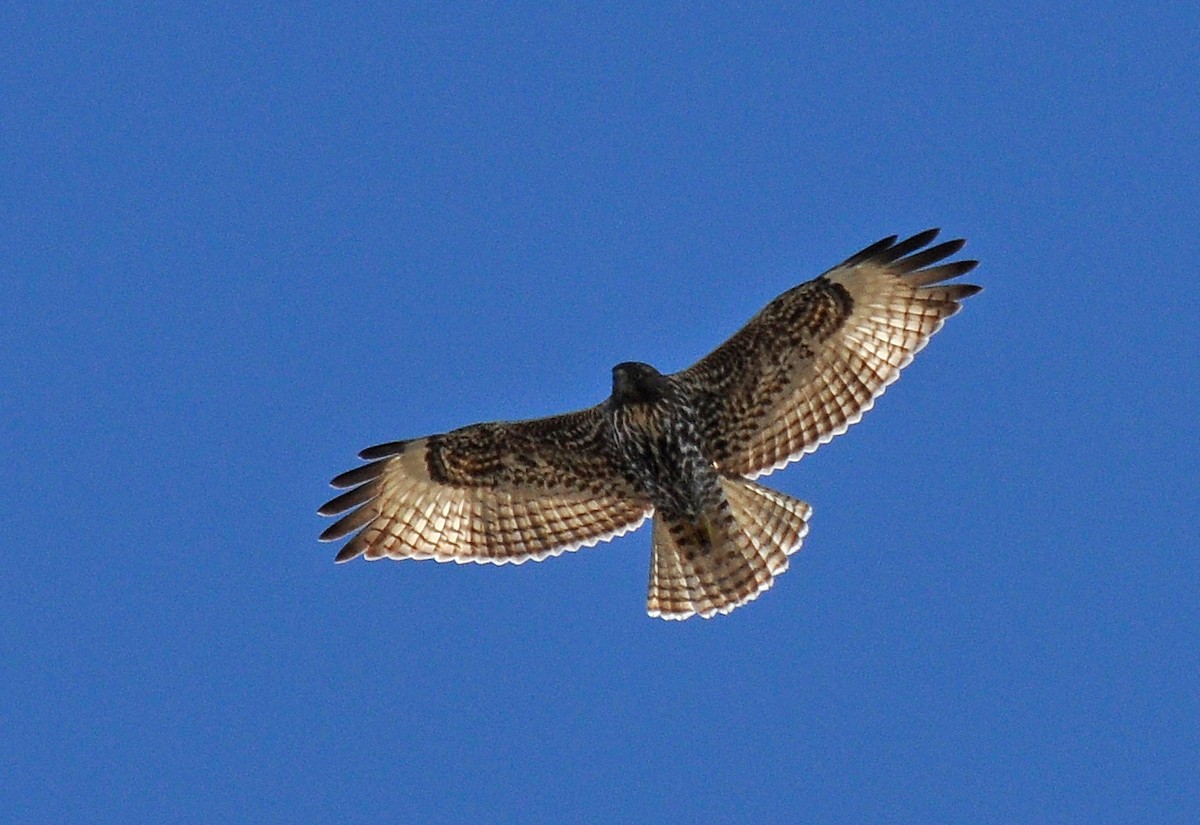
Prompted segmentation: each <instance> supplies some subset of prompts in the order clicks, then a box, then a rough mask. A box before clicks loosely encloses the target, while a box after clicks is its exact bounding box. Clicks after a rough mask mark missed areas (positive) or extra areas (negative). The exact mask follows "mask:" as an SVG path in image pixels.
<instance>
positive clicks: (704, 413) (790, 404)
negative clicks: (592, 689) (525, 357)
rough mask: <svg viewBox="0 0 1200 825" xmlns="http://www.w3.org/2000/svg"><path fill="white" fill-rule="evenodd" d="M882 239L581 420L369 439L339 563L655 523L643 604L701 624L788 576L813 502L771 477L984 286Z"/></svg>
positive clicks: (642, 368)
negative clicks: (769, 483) (694, 358)
mask: <svg viewBox="0 0 1200 825" xmlns="http://www.w3.org/2000/svg"><path fill="white" fill-rule="evenodd" d="M937 234H938V230H937V229H930V230H927V231H925V232H921V233H920V234H917V235H914V236H912V237H911V238H908V239H907V240H903V241H899V242H897V238H896V236H894V235H893V236H891V237H888V238H884V239H883V240H881V241H879V242H878V243H874V244H871V245H870V246H868V247H867V248H866V249H863V250H862V251H861V252H858V253H856V254H854V255H851V256H850V257H849V258H847V259H846V260H845V261H843V262H842V263H840V264H838V265H837V266H835V267H834V268H833V269H830V270H829V271H827V272H826V273H824V274H823V275H821V276H820V277H818V278H815V279H813V280H811V281H808V282H807V283H803V284H800V285H799V286H796V287H794V288H792V289H790V290H788V291H787V292H785V293H783V294H782V295H780V296H779V297H778V298H776V299H775V300H773V301H771V302H770V303H769V304H767V306H766V307H764V308H763V310H762V311H761V312H759V313H758V314H757V315H756V316H754V318H752V319H751V320H750V322H749V323H747V324H746V326H744V327H743V328H742V329H741V330H740V331H738V332H737V333H736V334H734V335H733V337H732V338H730V339H729V340H728V341H726V342H725V343H724V344H722V345H721V346H719V347H718V348H717V349H716V350H714V351H713V352H711V353H710V354H708V355H707V356H705V357H704V358H702V359H701V360H700V361H698V362H696V363H695V364H693V365H692V366H690V367H688V368H687V369H685V370H683V371H681V372H677V373H673V374H670V375H664V374H662V373H660V372H659V371H658V370H656V369H655V368H654V367H652V366H650V365H649V364H643V363H635V362H626V363H622V364H617V365H616V366H615V367H613V372H612V395H610V396H609V398H608V399H607V400H605V401H604V402H602V403H600V404H598V405H596V406H594V407H589V408H587V409H584V410H579V411H576V412H571V413H566V414H565V415H557V416H552V417H549V418H539V419H532V420H528V421H501V422H492V423H486V424H473V425H471V426H469V427H463V428H461V429H457V430H453V431H452V432H447V433H441V434H438V435H430V436H426V437H424V438H415V439H411V440H408V441H393V442H389V443H387V444H380V445H378V446H375V447H368V448H367V449H365V450H363V451H362V452H361V453H359V457H360V458H362V459H364V460H366V461H368V462H369V463H367V464H363V465H361V466H358V467H356V468H354V469H352V470H349V471H348V472H345V473H342V474H341V475H339V476H337V477H336V478H334V479H333V481H332V482H331V484H332V486H333V487H335V488H350V489H349V490H348V491H347V492H344V493H342V494H341V495H339V496H337V497H336V498H334V499H332V500H331V501H329V502H328V503H326V504H325V505H324V506H322V507H321V508H320V509H319V510H318V512H319V513H320V514H321V515H323V516H336V515H339V514H341V518H340V519H339V520H338V521H336V522H334V523H333V524H332V525H331V526H330V527H329V528H328V529H326V530H325V532H323V533H322V534H321V537H320V538H321V540H322V541H337V540H340V539H344V538H346V537H347V536H352V537H351V538H350V539H349V541H348V542H347V543H346V544H345V546H344V547H342V549H341V551H340V552H339V553H338V554H337V559H336V560H337V561H339V562H344V561H349V560H351V559H353V558H355V557H357V556H360V555H361V556H365V557H366V558H367V559H381V558H393V559H406V558H413V559H436V560H437V561H455V562H459V563H465V562H480V563H491V564H506V563H509V562H511V563H515V564H520V563H521V562H524V561H527V560H529V559H534V560H536V561H541V560H542V559H545V558H547V557H549V556H555V555H558V554H560V553H563V552H565V551H568V550H577V549H579V548H580V547H591V546H593V545H595V544H597V543H598V542H601V541H607V540H609V539H611V538H613V537H615V536H620V535H622V534H624V533H626V532H628V531H630V530H633V529H635V528H637V527H639V526H640V525H641V524H642V522H643V521H645V520H646V519H647V518H650V517H651V516H653V528H652V534H651V545H652V550H651V562H650V592H649V597H648V599H647V610H648V612H649V614H650V615H651V616H661V617H662V618H664V619H686V618H688V617H689V616H694V615H700V616H703V617H705V618H708V617H711V616H714V615H716V614H719V613H729V612H730V611H732V610H733V609H735V608H737V607H740V606H741V605H743V604H746V603H747V602H749V601H751V600H753V599H755V598H757V596H758V595H759V594H760V593H762V592H763V591H765V590H767V589H768V588H769V587H771V585H772V584H773V583H774V581H775V577H777V576H778V575H780V574H781V573H783V572H784V571H785V570H787V567H788V557H789V556H790V555H792V554H793V553H795V552H796V551H797V550H798V549H799V548H800V544H801V542H802V541H803V540H804V537H805V535H806V534H807V533H808V521H809V517H810V516H811V514H812V508H811V507H810V506H809V505H808V504H806V503H805V502H803V501H800V500H798V499H795V498H792V497H790V496H787V495H784V494H783V493H780V492H777V491H775V490H772V489H769V488H767V487H764V486H762V485H760V484H757V483H755V481H754V479H756V478H758V477H759V476H762V475H766V474H768V473H770V472H772V471H774V470H778V469H779V468H781V467H783V466H784V465H786V464H787V463H789V462H791V461H795V460H796V459H798V458H800V457H801V456H802V455H804V454H805V453H809V452H812V451H813V450H815V449H816V448H817V447H819V446H821V445H822V444H825V443H826V442H828V441H829V440H830V439H832V438H833V437H834V436H836V435H840V434H841V433H843V432H845V431H846V428H847V427H849V426H850V425H851V424H854V423H856V422H857V421H858V420H859V419H860V418H862V415H863V413H865V412H866V411H867V410H869V409H870V408H871V406H872V405H873V404H874V403H875V399H876V398H878V397H879V396H880V395H881V394H882V393H883V391H884V390H885V389H886V388H887V386H888V385H889V384H891V383H892V382H893V381H895V380H896V378H897V377H899V375H900V370H902V369H903V368H904V367H905V366H907V365H908V363H909V362H910V361H911V360H912V358H913V355H914V354H916V352H917V351H918V350H920V349H921V348H922V347H923V346H925V344H926V342H928V340H929V338H930V336H932V335H933V334H934V333H935V332H937V331H938V330H939V329H940V328H941V326H942V324H943V322H944V321H945V320H946V319H947V318H948V317H950V316H951V315H953V314H954V313H955V312H957V311H958V310H959V308H960V304H959V302H960V301H962V300H963V299H964V298H967V297H970V296H971V295H974V294H975V293H977V292H979V290H980V287H978V286H975V285H973V284H964V283H947V282H948V281H950V280H951V279H953V278H957V277H959V276H961V275H963V274H965V273H967V272H969V271H971V270H972V269H974V268H975V266H976V264H977V262H976V261H969V260H961V261H950V262H945V259H946V258H948V257H950V256H951V255H954V254H955V253H956V252H958V251H959V250H960V249H961V248H962V247H963V244H964V241H962V240H954V241H947V242H945V243H941V244H938V245H936V246H929V244H930V243H932V241H933V240H934V238H935V237H936V236H937Z"/></svg>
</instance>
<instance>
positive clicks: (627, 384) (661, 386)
mask: <svg viewBox="0 0 1200 825" xmlns="http://www.w3.org/2000/svg"><path fill="white" fill-rule="evenodd" d="M670 386H671V384H670V380H669V379H668V378H667V377H666V376H665V375H663V374H662V373H661V372H659V371H658V370H656V369H655V368H654V367H652V366H650V365H649V364H642V363H640V362H638V361H626V362H624V363H622V364H617V365H616V366H615V367H613V388H612V400H613V401H614V402H616V403H617V404H651V403H654V402H655V401H660V400H662V398H663V396H665V395H666V394H667V393H668V392H669V391H670Z"/></svg>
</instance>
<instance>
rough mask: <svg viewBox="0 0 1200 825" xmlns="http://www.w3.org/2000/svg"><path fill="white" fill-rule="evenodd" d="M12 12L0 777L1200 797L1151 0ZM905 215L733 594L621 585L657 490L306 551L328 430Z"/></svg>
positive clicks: (1010, 818)
mask: <svg viewBox="0 0 1200 825" xmlns="http://www.w3.org/2000/svg"><path fill="white" fill-rule="evenodd" d="M627 5H628V6H630V7H632V6H633V4H627ZM401 6H403V8H400V7H401ZM0 30H2V31H3V32H4V34H3V42H2V44H0V59H2V61H3V63H2V66H0V83H2V86H0V100H2V112H0V250H2V255H0V270H2V272H3V275H2V283H3V287H4V296H5V300H4V309H3V311H2V316H3V323H0V354H2V355H3V357H2V358H0V384H2V386H3V387H4V391H3V393H2V394H0V435H2V439H3V440H2V442H0V443H2V446H3V455H4V457H5V465H6V467H7V471H8V472H7V480H6V481H5V483H4V484H3V486H2V487H0V518H2V524H3V529H2V533H3V539H2V541H3V546H4V560H5V561H4V566H5V570H4V576H3V581H2V583H0V597H2V600H3V603H2V610H3V614H2V617H3V621H2V623H0V662H2V663H3V664H2V665H0V667H2V671H3V677H2V678H0V757H2V759H0V819H3V820H4V821H12V822H65V821H96V822H100V821H118V820H119V821H134V822H167V821H195V822H201V821H203V822H215V821H247V822H251V821H252V822H370V821H386V820H391V821H407V822H472V821H485V820H492V821H506V822H518V821H520V822H536V821H543V822H615V821H630V822H634V821H639V822H654V821H658V822H669V821H705V822H716V821H735V822H796V821H805V820H808V821H819V822H853V823H861V822H946V823H951V822H1089V823H1094V822H1195V821H1200V802H1198V794H1200V790H1198V788H1200V652H1198V651H1200V646H1198V644H1197V631H1198V629H1200V552H1198V551H1200V538H1198V537H1200V526H1198V522H1200V518H1198V515H1197V513H1198V511H1200V480H1198V479H1197V470H1198V467H1200V447H1198V443H1200V426H1198V414H1197V405H1196V402H1195V399H1194V395H1195V393H1196V384H1197V379H1198V378H1200V334H1198V331H1197V327H1198V322H1200V298H1198V296H1200V286H1198V284H1200V273H1198V272H1197V267H1198V264H1197V253H1196V249H1197V240H1198V238H1197V234H1198V230H1200V185H1198V184H1200V172H1198V169H1200V165H1198V164H1200V148H1198V147H1200V130H1198V128H1197V126H1198V121H1200V114H1198V103H1200V93H1198V92H1197V76H1198V74H1200V59H1198V56H1200V50H1198V47H1197V42H1200V11H1197V9H1196V7H1195V4H1194V3H1182V2H1181V3H1149V4H1142V5H1138V6H1136V7H1134V6H1130V5H1129V4H1127V3H1103V2H1101V3H1061V4H1045V5H1043V6H1041V7H1039V8H1037V9H1036V10H1030V9H1029V8H1026V7H1025V4H1013V3H997V4H979V3H956V4H946V5H944V6H938V5H929V4H918V3H907V2H897V3H888V2H884V3H879V2H873V3H869V4H850V5H847V4H845V3H842V2H838V3H808V4H779V5H778V6H753V5H752V6H742V7H740V8H738V9H737V10H729V9H727V8H726V4H716V3H707V4H692V3H688V4H682V3H681V4H669V5H668V4H657V5H654V6H653V8H648V7H642V8H639V9H638V10H636V11H633V10H614V9H613V8H611V7H608V8H598V7H590V8H585V7H584V6H583V5H582V4H562V5H558V4H554V5H551V4H532V3H529V4H526V3H514V4H504V5H503V6H501V5H500V4H495V5H489V6H476V5H458V4H430V5H428V6H426V5H422V6H421V7H415V6H412V5H410V4H392V3H382V4H369V5H368V4H362V5H358V6H354V7H348V6H347V5H346V4H342V3H339V4H328V5H325V4H293V5H292V6H291V7H289V8H288V9H287V10H252V4H207V3H157V4H129V3H121V2H110V3H104V4H95V5H93V6H87V5H72V4H35V3H12V4H6V5H5V7H4V9H3V11H0ZM935 225H940V226H943V227H944V228H945V231H946V233H947V236H948V237H957V236H964V237H966V238H968V241H969V244H968V246H967V249H966V250H965V253H964V254H968V255H969V256H970V257H976V258H978V259H979V260H980V261H981V262H982V263H981V264H980V266H979V268H978V270H976V272H975V273H973V277H972V278H971V280H974V281H976V282H978V283H981V284H982V285H984V287H985V291H984V292H983V293H982V294H981V295H980V296H979V297H977V298H973V299H972V300H971V301H970V302H969V303H968V305H967V306H966V308H965V309H964V311H963V312H962V313H961V315H959V316H958V317H956V318H954V319H953V320H952V321H951V322H950V323H948V324H947V326H946V328H945V329H944V330H943V331H942V332H941V333H940V334H939V336H938V337H937V338H936V339H934V341H933V342H932V344H931V345H930V347H929V348H928V349H927V350H926V351H925V352H923V353H922V354H921V355H920V356H919V357H918V358H917V360H916V362H915V363H914V364H913V366H912V367H911V368H910V369H909V370H908V371H907V372H906V373H905V375H904V377H903V378H902V379H901V380H900V382H899V383H898V384H896V385H895V386H894V387H892V388H891V390H889V392H888V393H887V395H886V396H885V397H884V398H883V399H882V400H881V401H880V403H879V404H878V405H877V407H876V409H875V410H874V411H873V412H871V413H870V414H869V415H868V416H867V417H866V419H865V421H864V422H863V423H862V424H860V425H859V426H857V427H855V428H854V429H852V430H851V432H850V433H849V434H848V435H847V436H845V437H843V438H839V439H837V440H836V441H834V442H833V443H832V444H830V445H828V446H827V447H825V448H823V449H822V450H820V451H819V452H818V453H817V454H815V455H812V456H809V457H807V458H805V459H804V460H803V461H801V462H800V463H799V464H795V465H792V466H791V467H790V468H788V469H787V470H786V471H783V472H780V473H776V474H775V475H773V476H771V478H770V479H769V482H770V484H771V485H772V486H775V487H778V488H779V489H782V490H784V491H785V492H787V493H789V494H791V495H795V496H798V497H801V498H803V499H805V500H807V501H809V502H811V503H812V504H813V506H814V508H815V515H814V518H813V522H812V532H811V533H810V535H809V538H808V540H807V542H806V543H805V545H804V549H803V550H802V551H801V553H800V554H799V555H797V556H796V557H794V559H793V563H792V567H791V569H790V571H789V572H788V573H787V574H786V575H785V576H783V577H782V578H781V579H780V580H779V581H778V582H777V584H776V586H775V588H774V589H773V590H772V591H770V592H769V593H767V594H766V595H765V596H763V597H762V598H761V599H760V600H759V601H757V602H755V603H754V604H752V605H751V606H749V607H747V608H745V609H742V610H739V611H737V612H736V613H734V614H733V615H731V616H727V617H721V618H717V619H714V620H712V621H702V620H699V619H696V620H691V621H688V622H685V623H683V624H676V623H667V622H663V621H659V620H652V619H650V618H648V617H647V616H646V615H645V606H644V604H645V595H646V580H647V570H648V560H649V534H648V531H647V530H645V529H643V530H642V531H640V532H638V533H636V534H633V535H630V536H626V537H624V538H622V539H620V540H618V541H615V542H613V543H612V544H608V545H602V546H600V547H598V548H594V549H591V550H585V551H582V552H579V553H576V554H571V555H568V556H564V557H561V558H557V559H553V560H550V561H547V562H545V563H543V564H541V565H536V564H527V565H524V566H522V567H519V568H513V567H507V568H493V567H475V566H467V567H459V566H456V565H448V566H442V565H436V564H433V563H432V562H409V563H393V562H386V563H378V564H367V563H364V562H361V561H359V562H356V563H353V564H349V565H344V566H335V565H334V564H333V556H334V553H335V552H336V547H334V546H329V545H320V544H318V543H317V542H316V536H317V534H318V533H319V532H320V530H321V529H322V528H323V526H324V524H325V523H326V522H323V520H322V519H320V518H318V516H317V515H316V512H315V511H316V508H317V506H318V505H319V504H320V503H321V502H322V501H324V500H325V499H326V498H327V497H328V495H329V492H330V491H329V489H328V488H327V486H326V482H327V481H328V479H329V478H330V477H331V476H333V475H334V474H336V473H338V472H341V471H343V470H345V469H348V468H349V467H351V466H354V465H355V463H356V462H355V459H354V455H355V452H356V451H357V450H358V449H360V448H361V447H364V446H366V445H369V444H372V443H376V442H379V441H385V440H391V439H396V438H406V437H411V436H418V435H423V434H426V433H430V432H437V431H441V430H446V429H450V428H453V427H457V426H460V425H463V424H467V423H471V422H474V421H479V420H488V419H496V418H524V417H532V416H540V415H546V414H551V413H555V412H560V411H565V410H569V409H574V408H578V407H582V406H587V405H590V404H593V403H596V402H598V401H600V400H602V399H603V398H605V397H606V396H607V394H608V391H609V382H610V374H609V370H610V368H611V367H612V365H613V364H615V363H617V362H619V361H624V360H631V359H636V360H645V361H649V362H652V363H654V364H655V365H656V366H658V367H659V368H660V369H663V370H675V369H679V368H681V367H683V366H686V365H687V364H689V363H690V362H692V361H693V360H695V359H696V358H698V357H699V356H701V355H703V354H704V353H706V352H707V351H709V350H710V349H712V348H713V347H714V346H716V345H717V344H718V343H720V342H721V341H722V340H724V339H725V338H726V337H727V336H728V335H729V334H730V333H732V332H733V331H734V330H736V329H737V328H738V327H739V326H740V325H741V324H742V323H744V322H745V321H746V320H747V319H748V318H749V317H750V316H751V315H752V314H753V313H754V312H755V311H757V310H758V309H759V308H760V307H761V306H762V305H763V304H764V303H766V302H767V301H768V300H769V299H771V298H772V297H774V296H775V295H776V294H778V293H779V292H781V291H783V290H784V289H786V288H788V287H790V286H792V285H794V284H796V283H798V282H800V281H803V280H807V279H808V278H810V277H813V276H815V275H816V274H818V273H819V272H820V271H822V270H824V269H825V268H827V267H829V266H831V265H833V264H835V263H837V262H838V261H840V260H841V259H842V258H844V257H845V256H846V255H848V254H850V253H852V252H854V251H855V250H857V249H858V248H860V247H861V246H864V245H866V244H868V243H870V242H872V241H874V240H876V239H878V238H879V237H882V236H884V235H889V234H892V233H901V234H903V233H912V232H916V231H919V230H921V229H924V228H926V227H928V226H935Z"/></svg>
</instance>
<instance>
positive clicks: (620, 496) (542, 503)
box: [318, 407, 651, 564]
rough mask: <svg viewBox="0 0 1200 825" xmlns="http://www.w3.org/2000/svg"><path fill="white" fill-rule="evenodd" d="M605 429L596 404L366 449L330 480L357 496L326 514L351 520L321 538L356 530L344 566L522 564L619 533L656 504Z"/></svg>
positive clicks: (344, 498) (346, 496)
mask: <svg viewBox="0 0 1200 825" xmlns="http://www.w3.org/2000/svg"><path fill="white" fill-rule="evenodd" d="M607 426H608V425H607V422H606V419H605V417H604V415H603V413H602V410H601V408H599V407H592V408H591V409H587V410H580V411H579V412H574V413H568V414H566V415H559V416H554V417H552V418H540V419H534V420H531V421H516V422H495V423H490V424H475V425H473V426H470V427H463V428H462V429H459V430H454V431H453V432H449V433H443V434H441V435H432V436H428V437H427V438H418V439H415V440H413V441H395V442H392V443H389V444H380V445H379V446H376V447H369V448H367V449H365V450H363V451H362V452H361V453H359V456H360V457H361V458H364V459H368V460H369V461H370V463H369V464H364V465H362V466H361V467H357V468H355V469H353V470H350V471H349V472H346V473H342V474H341V475H340V476H338V477H337V478H335V479H333V481H332V482H331V484H332V485H333V486H334V487H352V488H353V489H351V490H350V491H349V492H346V493H343V494H341V495H340V496H338V497H337V498H335V499H333V500H332V501H329V502H328V503H326V504H325V505H324V506H323V507H321V508H320V510H318V512H319V513H320V514H321V515H323V516H333V515H337V514H339V513H345V515H343V516H342V517H341V518H340V519H339V520H338V521H337V522H335V523H334V524H333V525H331V526H330V527H329V529H327V530H326V531H325V532H324V533H322V534H321V540H322V541H336V540H338V539H341V538H344V537H346V536H348V535H350V534H351V533H354V532H355V531H359V532H358V534H357V535H356V536H354V537H353V538H352V539H351V540H350V541H349V542H348V543H347V544H346V546H345V547H343V548H342V550H341V552H339V553H338V555H337V561H349V560H350V559H352V558H355V557H356V556H359V555H362V554H365V555H366V557H367V558H368V559H379V558H384V557H388V558H395V559H399V558H417V559H429V558H431V559H437V560H438V561H451V560H453V561H457V562H468V561H473V562H490V563H493V564H505V563H507V562H514V563H517V564H519V563H521V562H523V561H526V560H527V559H536V560H538V561H541V560H542V559H544V558H546V557H547V556H553V555H557V554H559V553H562V552H564V551H566V550H575V549H578V548H579V547H583V546H589V547H590V546H591V545H594V544H596V543H597V542H599V541H605V540H607V539H610V538H613V537H614V536H619V535H621V534H623V533H625V532H626V531H628V530H632V529H634V528H636V527H637V526H639V525H640V524H641V523H642V521H643V520H644V519H645V518H646V516H648V515H649V514H650V512H651V506H650V504H649V502H647V501H646V500H645V498H644V497H641V496H639V495H638V494H637V493H636V492H634V490H633V489H632V487H630V485H629V484H628V482H626V481H625V479H624V478H623V477H622V476H621V474H620V473H619V472H618V470H617V469H616V465H615V463H614V461H613V459H612V457H611V454H610V451H609V447H608V440H607V438H606V437H605V431H606V428H607ZM347 511H349V512H347Z"/></svg>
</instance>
